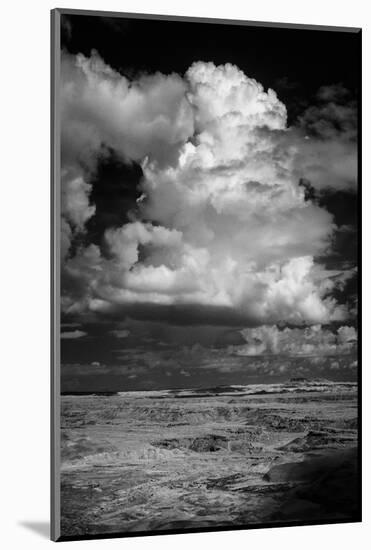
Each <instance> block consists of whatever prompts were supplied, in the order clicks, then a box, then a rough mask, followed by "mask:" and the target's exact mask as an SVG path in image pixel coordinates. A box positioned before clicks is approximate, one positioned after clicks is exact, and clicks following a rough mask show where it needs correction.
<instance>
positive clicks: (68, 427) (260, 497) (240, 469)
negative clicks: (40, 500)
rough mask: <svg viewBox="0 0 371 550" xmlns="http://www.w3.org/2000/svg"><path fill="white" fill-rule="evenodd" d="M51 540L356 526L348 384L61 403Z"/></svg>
mask: <svg viewBox="0 0 371 550" xmlns="http://www.w3.org/2000/svg"><path fill="white" fill-rule="evenodd" d="M61 407H62V418H61V516H62V517H61V533H62V536H66V537H68V536H72V537H73V536H80V535H94V534H98V533H100V534H104V533H106V534H110V533H119V532H121V533H134V532H145V531H154V530H156V531H157V530H158V531H166V530H171V529H176V530H187V529H197V528H213V527H223V526H224V527H232V526H247V527H248V526H253V525H257V524H262V523H264V524H266V523H269V524H272V525H274V524H275V523H279V524H282V523H285V524H290V523H296V522H311V521H312V522H316V521H318V522H323V523H326V522H327V521H352V520H357V519H359V510H358V507H357V506H358V481H357V393H356V384H354V383H351V382H348V383H338V382H321V381H317V382H310V383H308V382H306V381H303V380H295V381H291V382H288V383H286V384H276V385H255V386H251V385H250V386H229V387H219V388H213V389H194V390H164V391H142V392H125V393H119V394H115V395H64V396H62V404H61Z"/></svg>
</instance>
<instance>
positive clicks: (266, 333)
mask: <svg viewBox="0 0 371 550" xmlns="http://www.w3.org/2000/svg"><path fill="white" fill-rule="evenodd" d="M241 334H242V336H243V337H244V338H245V340H246V344H244V345H239V346H230V353H233V354H236V355H244V356H256V355H266V354H268V355H269V354H282V355H289V356H311V355H320V356H321V355H322V356H323V355H344V354H349V353H351V352H355V351H356V345H357V331H356V330H355V328H354V327H351V326H342V327H340V328H339V329H338V330H337V333H333V332H332V331H331V330H329V329H325V328H322V327H321V325H312V326H310V327H306V328H288V327H287V328H285V329H281V330H280V329H279V328H278V327H277V326H276V325H269V326H268V325H262V326H260V327H256V328H246V329H243V330H242V331H241Z"/></svg>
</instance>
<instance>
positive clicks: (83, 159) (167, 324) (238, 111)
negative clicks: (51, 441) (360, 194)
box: [60, 15, 359, 391]
mask: <svg viewBox="0 0 371 550" xmlns="http://www.w3.org/2000/svg"><path fill="white" fill-rule="evenodd" d="M61 30H62V33H61V34H62V44H61V84H60V97H61V210H62V212H61V214H62V224H61V310H62V318H61V329H62V330H61V359H62V390H65V391H68V390H71V391H72V390H74V391H92V390H93V389H94V390H98V389H100V390H101V391H116V390H117V391H123V390H125V389H130V390H132V389H147V388H148V389H156V388H163V387H189V386H210V385H214V384H229V383H234V384H236V383H249V382H252V383H256V382H262V381H272V380H274V381H277V380H286V379H287V378H290V376H291V377H292V376H296V375H298V374H303V373H304V374H305V375H306V376H309V375H310V376H312V377H313V376H317V377H331V378H334V379H351V378H352V377H354V376H356V367H357V362H356V342H357V171H358V168H357V105H358V84H359V73H358V70H359V57H358V54H359V35H357V34H356V33H350V32H331V31H324V30H323V31H319V30H316V31H310V30H294V29H273V28H264V27H249V26H239V25H237V26H235V25H233V26H232V25H223V24H210V23H190V22H176V21H150V20H135V19H127V18H126V19H125V18H109V17H97V16H82V15H78V16H77V15H70V16H62V29H61Z"/></svg>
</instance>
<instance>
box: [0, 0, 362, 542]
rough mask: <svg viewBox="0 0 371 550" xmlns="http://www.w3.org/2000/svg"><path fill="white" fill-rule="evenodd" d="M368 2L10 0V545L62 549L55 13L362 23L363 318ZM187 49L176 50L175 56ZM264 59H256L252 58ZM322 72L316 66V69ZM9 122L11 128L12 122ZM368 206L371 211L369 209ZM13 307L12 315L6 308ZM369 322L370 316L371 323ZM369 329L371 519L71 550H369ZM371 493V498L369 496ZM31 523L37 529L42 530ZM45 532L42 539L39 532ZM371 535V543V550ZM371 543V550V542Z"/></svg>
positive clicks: (3, 513)
mask: <svg viewBox="0 0 371 550" xmlns="http://www.w3.org/2000/svg"><path fill="white" fill-rule="evenodd" d="M366 6H367V2H366V1H365V0H363V1H362V0H352V1H351V2H349V0H347V1H346V2H345V1H342V0H337V1H334V0H310V1H307V2H300V1H298V0H292V1H289V0H287V1H286V0H278V1H277V0H271V1H268V0H259V1H257V2H254V3H252V2H246V0H245V1H243V0H241V1H238V0H228V2H221V3H220V4H219V5H217V3H216V2H211V1H210V0H209V1H208V2H207V1H203V2H202V1H201V0H173V1H170V0H167V1H166V0H156V1H153V0H152V1H150V0H146V1H145V0H126V1H118V0H116V1H114V0H105V1H102V0H99V1H98V0H86V1H79V2H72V0H70V2H68V3H67V4H64V3H63V4H62V5H56V4H55V3H54V2H50V1H46V0H35V1H30V0H13V1H12V0H6V2H5V3H4V4H2V7H1V11H0V14H1V31H0V40H1V58H0V59H1V61H0V75H1V86H0V93H1V103H0V105H1V115H0V116H1V118H0V139H1V143H2V145H1V152H2V163H1V170H0V174H1V187H0V223H1V231H0V235H1V247H0V254H1V268H0V277H1V287H0V288H1V298H0V305H1V309H0V313H1V315H0V322H1V332H0V334H1V346H0V350H1V355H2V361H1V364H0V366H1V396H0V403H1V407H2V409H3V410H2V411H1V413H0V419H1V422H2V429H1V433H0V438H1V439H0V442H1V444H2V450H1V452H0V457H1V470H0V472H1V478H0V479H1V482H0V506H1V510H0V526H1V528H0V544H1V545H2V547H3V548H6V549H7V550H8V549H13V548H14V549H15V548H19V549H23V548H28V549H34V548H40V547H44V546H46V545H52V544H54V543H52V542H50V541H49V540H48V534H47V533H48V527H47V522H48V519H49V227H50V226H49V142H50V139H49V60H50V57H49V51H50V46H49V32H50V29H49V17H50V16H49V10H50V9H51V8H54V7H68V8H85V9H97V10H99V9H105V10H111V11H131V12H137V13H138V12H139V13H140V12H142V13H163V14H175V15H191V16H199V17H201V16H204V17H220V18H234V19H248V20H257V21H259V20H260V21H276V22H277V21H278V22H292V23H309V24H323V25H337V26H354V27H360V26H361V27H363V29H364V33H363V34H364V36H363V51H364V63H363V64H364V91H363V97H364V105H363V120H364V173H363V205H364V206H363V208H364V218H365V224H364V229H363V231H364V233H363V238H364V243H365V246H364V258H363V263H364V276H363V277H364V281H365V285H364V286H365V288H364V296H363V308H364V312H367V311H368V310H369V306H370V293H369V291H368V284H367V282H368V281H369V279H370V270H369V265H368V264H369V257H368V255H367V250H368V248H369V247H368V246H367V245H368V232H369V230H370V223H369V219H370V216H369V215H368V209H369V206H368V205H370V192H369V190H368V186H369V181H368V180H369V176H370V163H369V159H368V156H369V152H370V139H369V138H370V129H369V123H370V116H369V115H370V97H371V94H370V71H369V70H366V69H367V65H368V66H370V56H369V52H370V32H369V30H368V27H369V25H370V22H371V18H370V16H369V14H368V12H367V7H366ZM175 53H176V52H175ZM252 55H253V52H252ZM311 70H312V69H311ZM4 120H5V125H4ZM367 206H368V207H367ZM367 218H368V219H367ZM4 303H5V309H4ZM367 317H368V316H367ZM367 321H368V320H367V319H366V318H365V319H364V324H363V334H364V348H365V349H364V356H365V357H364V361H363V362H364V366H363V377H364V378H363V395H364V437H363V440H364V457H363V460H364V523H363V524H354V525H338V526H320V527H300V528H284V529H283V528H280V529H265V530H252V531H237V532H229V533H204V534H193V535H187V536H184V535H172V536H162V537H146V538H137V539H113V540H104V541H84V542H70V543H66V544H68V547H69V548H70V547H71V548H82V547H86V548H102V547H110V548H114V547H116V548H118V547H122V546H123V545H125V548H128V549H130V550H139V549H149V548H151V550H159V549H160V548H161V549H164V550H167V549H170V548H171V549H172V548H173V547H174V545H176V546H177V548H178V549H179V550H182V549H185V548H188V547H189V546H190V545H192V547H193V548H195V549H196V548H203V547H204V546H206V545H207V546H209V545H212V546H214V547H220V548H222V547H225V546H229V547H232V546H233V548H244V547H246V546H248V547H249V548H259V549H262V550H264V549H265V548H271V547H272V546H274V548H275V549H281V548H282V549H283V548H285V550H288V549H291V548H295V549H297V548H300V550H305V549H309V548H311V549H312V547H313V546H314V547H315V548H318V549H319V550H320V549H322V548H336V550H340V549H343V548H344V549H347V550H348V549H349V548H352V547H353V548H366V547H367V546H368V545H369V544H370V542H369V541H370V540H371V528H370V524H371V522H370V515H371V514H370V489H371V487H370V475H369V473H368V470H369V469H370V468H369V466H370V440H369V437H366V436H367V434H366V431H367V429H368V431H369V422H368V420H369V418H370V405H369V403H368V402H367V398H368V393H369V391H370V376H369V373H368V371H369V365H368V361H367V359H368V358H369V355H370V354H369V345H368V342H369V338H370V337H369V327H370V325H369V322H367ZM367 493H368V494H367ZM29 524H33V527H32V526H31V527H30V525H29ZM40 531H41V533H40ZM367 539H368V544H367ZM368 547H369V546H368Z"/></svg>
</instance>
